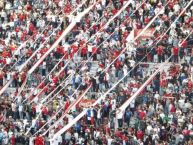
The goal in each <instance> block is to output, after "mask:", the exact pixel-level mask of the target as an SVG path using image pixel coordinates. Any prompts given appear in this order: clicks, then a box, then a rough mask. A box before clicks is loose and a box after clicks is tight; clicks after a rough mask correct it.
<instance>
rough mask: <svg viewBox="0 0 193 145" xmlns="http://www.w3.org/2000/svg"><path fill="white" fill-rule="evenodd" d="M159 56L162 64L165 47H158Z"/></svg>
mask: <svg viewBox="0 0 193 145" xmlns="http://www.w3.org/2000/svg"><path fill="white" fill-rule="evenodd" d="M157 55H158V62H159V63H161V62H162V57H163V47H162V46H158V48H157Z"/></svg>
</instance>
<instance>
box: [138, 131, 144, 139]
mask: <svg viewBox="0 0 193 145" xmlns="http://www.w3.org/2000/svg"><path fill="white" fill-rule="evenodd" d="M143 135H144V133H143V131H142V130H138V131H137V133H136V137H137V139H140V140H142V139H143Z"/></svg>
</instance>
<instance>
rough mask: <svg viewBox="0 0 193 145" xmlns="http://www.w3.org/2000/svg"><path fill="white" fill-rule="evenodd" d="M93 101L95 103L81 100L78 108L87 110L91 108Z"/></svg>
mask: <svg viewBox="0 0 193 145" xmlns="http://www.w3.org/2000/svg"><path fill="white" fill-rule="evenodd" d="M95 101H96V100H95V99H82V100H81V101H80V103H79V104H78V105H79V107H84V108H88V107H89V106H91V105H92V104H93V103H94V102H95Z"/></svg>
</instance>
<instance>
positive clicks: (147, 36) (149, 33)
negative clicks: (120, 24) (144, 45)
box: [134, 28, 155, 39]
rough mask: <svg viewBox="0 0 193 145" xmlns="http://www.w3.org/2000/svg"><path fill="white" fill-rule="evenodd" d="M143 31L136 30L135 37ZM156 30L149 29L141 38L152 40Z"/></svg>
mask: <svg viewBox="0 0 193 145" xmlns="http://www.w3.org/2000/svg"><path fill="white" fill-rule="evenodd" d="M142 31H143V29H135V30H134V37H136V36H138V35H139V34H140V33H141V32H142ZM154 31H155V29H154V28H148V29H146V30H145V31H144V33H142V34H141V36H140V37H139V38H141V39H148V38H152V37H153V36H154V35H153V33H154Z"/></svg>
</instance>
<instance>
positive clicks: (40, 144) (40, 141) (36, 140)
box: [35, 136, 45, 145]
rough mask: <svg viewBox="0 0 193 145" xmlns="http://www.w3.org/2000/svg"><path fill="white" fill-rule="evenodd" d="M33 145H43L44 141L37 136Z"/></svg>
mask: <svg viewBox="0 0 193 145" xmlns="http://www.w3.org/2000/svg"><path fill="white" fill-rule="evenodd" d="M35 145H45V143H44V139H43V137H42V136H37V137H36V138H35Z"/></svg>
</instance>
